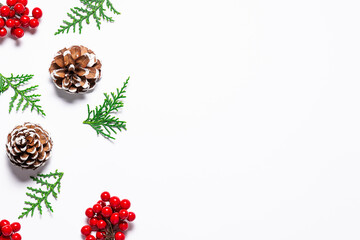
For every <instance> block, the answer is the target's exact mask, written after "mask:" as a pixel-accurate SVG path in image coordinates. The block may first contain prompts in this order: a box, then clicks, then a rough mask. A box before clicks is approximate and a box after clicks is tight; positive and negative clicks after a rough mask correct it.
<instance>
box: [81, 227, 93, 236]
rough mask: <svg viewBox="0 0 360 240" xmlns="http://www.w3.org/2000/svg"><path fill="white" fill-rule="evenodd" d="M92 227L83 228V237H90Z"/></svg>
mask: <svg viewBox="0 0 360 240" xmlns="http://www.w3.org/2000/svg"><path fill="white" fill-rule="evenodd" d="M91 231H92V230H91V227H90V226H89V225H85V226H83V227H82V228H81V233H82V234H83V235H85V236H88V235H90V233H91Z"/></svg>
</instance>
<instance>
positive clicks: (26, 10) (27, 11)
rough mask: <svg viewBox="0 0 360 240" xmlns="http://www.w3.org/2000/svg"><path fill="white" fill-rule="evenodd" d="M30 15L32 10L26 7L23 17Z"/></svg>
mask: <svg viewBox="0 0 360 240" xmlns="http://www.w3.org/2000/svg"><path fill="white" fill-rule="evenodd" d="M29 13H30V10H29V8H28V7H25V10H24V11H23V13H22V14H21V15H26V16H27V15H29Z"/></svg>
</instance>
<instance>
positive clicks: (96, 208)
mask: <svg viewBox="0 0 360 240" xmlns="http://www.w3.org/2000/svg"><path fill="white" fill-rule="evenodd" d="M101 209H102V206H101V205H100V204H98V203H97V204H95V205H94V206H93V210H94V212H95V213H99V212H101Z"/></svg>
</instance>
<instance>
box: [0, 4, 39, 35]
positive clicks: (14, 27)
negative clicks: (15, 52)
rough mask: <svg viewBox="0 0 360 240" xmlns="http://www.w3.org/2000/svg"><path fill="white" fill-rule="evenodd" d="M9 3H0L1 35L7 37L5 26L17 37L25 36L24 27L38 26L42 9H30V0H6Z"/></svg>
mask: <svg viewBox="0 0 360 240" xmlns="http://www.w3.org/2000/svg"><path fill="white" fill-rule="evenodd" d="M6 4H7V5H2V4H1V3H0V37H5V36H6V35H7V33H8V31H7V30H6V28H5V27H8V28H9V29H11V34H12V35H13V36H15V37H17V38H22V37H23V36H24V29H23V28H27V27H31V28H37V27H38V26H39V19H40V18H41V17H42V11H41V9H40V8H38V7H36V8H34V9H33V10H32V12H31V13H32V16H31V17H30V16H29V13H30V10H29V8H28V7H26V5H27V4H28V0H6Z"/></svg>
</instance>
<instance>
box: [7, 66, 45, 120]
mask: <svg viewBox="0 0 360 240" xmlns="http://www.w3.org/2000/svg"><path fill="white" fill-rule="evenodd" d="M33 77H34V75H29V74H25V75H24V74H22V75H17V76H15V77H14V75H13V74H11V76H10V77H8V78H7V77H4V76H3V75H2V74H1V73H0V94H1V93H4V92H5V91H6V90H8V89H9V88H12V89H13V90H14V96H12V97H11V100H10V103H9V113H10V112H11V110H13V109H14V108H15V109H16V111H18V110H20V108H21V110H22V111H24V110H25V109H27V108H28V107H30V110H31V111H33V110H36V112H37V113H38V114H41V115H43V116H46V114H45V112H44V110H43V109H42V107H41V106H40V105H38V102H39V101H40V99H39V97H40V96H41V95H40V94H32V92H33V91H34V90H36V88H37V87H38V86H39V85H35V86H31V87H28V88H25V89H19V88H20V87H22V86H23V85H24V84H26V83H28V81H29V80H30V79H32V78H33ZM16 101H17V104H16V107H15V106H14V104H15V102H16Z"/></svg>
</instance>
